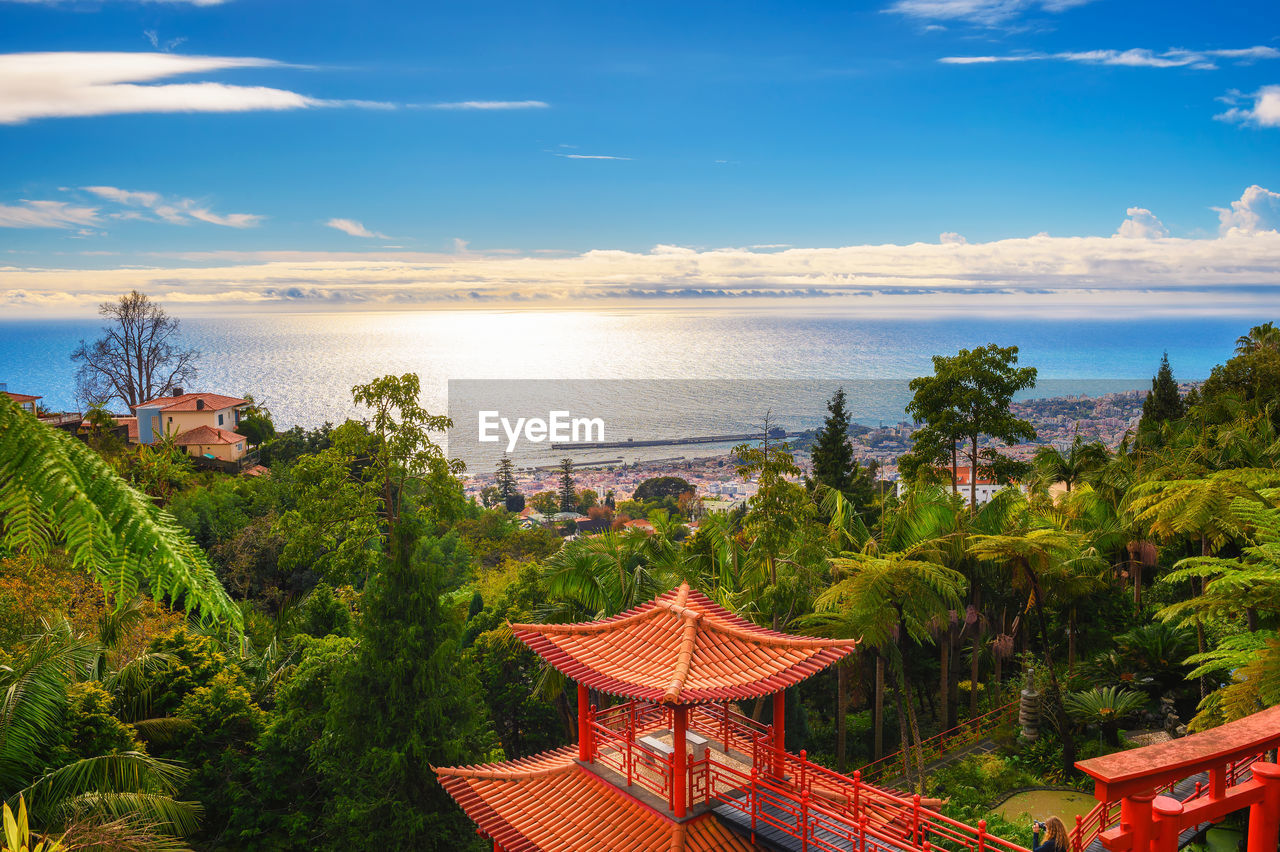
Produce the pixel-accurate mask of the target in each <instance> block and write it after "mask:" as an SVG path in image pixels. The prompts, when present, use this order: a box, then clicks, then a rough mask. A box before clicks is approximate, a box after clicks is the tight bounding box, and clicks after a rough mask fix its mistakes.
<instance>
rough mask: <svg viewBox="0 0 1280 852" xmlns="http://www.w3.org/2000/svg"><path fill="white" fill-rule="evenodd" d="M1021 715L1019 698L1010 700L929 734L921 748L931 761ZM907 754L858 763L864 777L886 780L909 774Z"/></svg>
mask: <svg viewBox="0 0 1280 852" xmlns="http://www.w3.org/2000/svg"><path fill="white" fill-rule="evenodd" d="M1017 715H1018V702H1017V701H1010V702H1009V703H1008V704H1005V705H1003V706H1001V707H997V708H996V709H995V710H992V711H991V712H989V713H984V714H982V715H981V716H975V717H974V718H972V719H967V720H965V721H964V722H961V723H960V724H959V725H956V726H955V727H954V728H951V729H949V730H946V731H943V732H942V733H940V734H937V735H935V736H932V737H929V739H927V740H924V741H922V742H921V743H920V752H921V755H922V757H923V759H924V762H925V763H932V762H933V761H935V760H937V759H939V758H940V757H942V756H943V755H944V754H946V753H947V752H951V751H955V750H956V749H961V748H967V747H969V746H971V745H977V744H978V743H980V742H982V741H983V740H985V739H987V738H988V737H990V736H991V735H993V734H994V733H995V732H996V731H998V730H999V729H1000V728H1002V727H1004V726H1005V725H1007V724H1009V723H1010V722H1012V721H1013V719H1014V718H1015V717H1016V716H1017ZM907 758H908V754H907V753H906V752H903V751H895V752H894V753H893V754H888V755H885V756H884V757H882V758H880V759H879V760H876V761H873V762H871V763H868V764H866V765H865V766H861V767H859V771H861V772H862V777H863V778H866V779H867V780H869V781H873V782H875V781H884V780H886V779H888V778H893V777H895V776H897V775H903V774H906V767H907Z"/></svg>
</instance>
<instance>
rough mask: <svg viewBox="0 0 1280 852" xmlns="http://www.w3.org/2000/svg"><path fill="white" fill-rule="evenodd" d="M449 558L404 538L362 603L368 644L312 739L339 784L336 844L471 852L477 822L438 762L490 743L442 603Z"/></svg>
mask: <svg viewBox="0 0 1280 852" xmlns="http://www.w3.org/2000/svg"><path fill="white" fill-rule="evenodd" d="M446 561H447V560H446V558H445V556H444V554H443V553H442V551H441V548H440V547H439V545H438V543H437V542H436V540H434V539H426V540H423V541H421V542H417V543H415V542H414V541H413V540H412V539H411V538H410V537H409V536H408V535H407V534H404V533H402V538H401V546H400V547H398V548H396V557H395V559H394V560H393V561H390V562H388V564H387V565H386V567H385V569H384V570H383V571H382V572H381V573H379V574H378V575H376V576H375V577H374V578H373V579H372V580H371V581H370V582H369V585H368V586H367V587H366V589H365V593H364V596H363V598H362V600H361V605H362V608H363V613H362V616H361V629H360V645H359V649H358V651H357V652H356V654H355V658H354V659H353V660H351V665H350V666H349V667H348V668H347V669H346V671H345V672H343V676H342V677H340V678H338V679H337V682H336V683H335V686H336V689H335V691H334V694H333V695H332V696H331V701H330V706H329V711H328V714H327V719H326V724H325V736H324V738H322V740H321V741H320V742H318V743H317V744H316V747H317V749H318V750H319V751H320V752H321V753H322V754H323V757H322V758H321V761H320V763H321V774H322V775H323V777H324V778H325V780H326V782H327V784H326V786H327V787H328V789H329V790H330V791H331V799H330V801H329V803H328V805H327V807H326V808H325V816H326V822H327V826H326V827H327V829H328V830H327V831H326V832H325V834H326V841H327V844H328V846H329V847H330V848H345V849H425V850H455V849H467V848H471V844H472V843H473V842H474V837H475V828H474V826H472V825H471V823H470V822H469V821H468V820H467V818H466V817H465V816H464V815H463V814H462V812H461V811H460V810H459V809H458V808H457V806H456V805H454V804H453V802H452V801H451V800H450V799H449V796H448V794H447V793H445V792H444V790H443V788H441V786H440V784H439V783H438V782H437V780H436V777H435V773H434V772H433V771H432V769H431V766H432V765H436V766H453V765H457V764H468V763H477V762H480V761H482V760H483V759H484V758H485V757H486V756H487V755H488V753H489V751H490V749H491V748H492V747H493V744H494V738H493V735H492V733H491V731H490V727H489V720H488V714H487V713H486V712H485V703H484V698H483V695H482V692H481V689H480V685H479V681H478V679H477V678H476V676H475V674H474V670H473V669H472V667H471V666H470V665H468V663H467V658H466V657H464V656H462V655H461V654H460V650H459V642H458V637H459V636H460V634H461V628H462V625H461V624H460V623H459V621H460V620H459V618H458V617H457V615H456V614H455V613H451V612H449V611H447V610H445V609H444V608H442V607H441V605H440V599H439V595H440V588H441V582H440V580H441V574H442V573H443V570H444V565H445V563H446Z"/></svg>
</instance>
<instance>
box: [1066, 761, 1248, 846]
mask: <svg viewBox="0 0 1280 852" xmlns="http://www.w3.org/2000/svg"><path fill="white" fill-rule="evenodd" d="M1265 756H1266V752H1261V753H1259V754H1253V755H1250V756H1248V757H1244V758H1241V759H1240V760H1237V761H1235V762H1233V763H1228V764H1226V766H1225V772H1224V779H1225V781H1226V786H1228V787H1231V786H1233V785H1235V784H1237V783H1239V782H1240V781H1242V780H1244V779H1245V776H1246V775H1247V774H1248V772H1249V767H1250V766H1252V765H1253V764H1254V763H1255V762H1257V761H1259V760H1262V759H1263V758H1264V757H1265ZM1176 783H1177V782H1174V783H1170V784H1166V785H1165V786H1163V787H1161V788H1160V789H1159V790H1157V791H1156V792H1157V793H1160V794H1162V795H1168V794H1171V793H1173V789H1174V787H1175V786H1176ZM1209 790H1210V787H1209V785H1208V784H1205V783H1203V782H1201V781H1197V782H1196V788H1195V790H1193V791H1192V792H1191V793H1190V794H1189V795H1188V796H1187V797H1186V798H1184V799H1182V801H1183V802H1184V803H1186V802H1193V801H1195V800H1196V799H1199V798H1200V797H1202V796H1206V795H1208V794H1209ZM1119 821H1120V803H1119V802H1118V801H1117V802H1099V803H1098V804H1096V805H1094V806H1093V810H1091V811H1089V813H1087V814H1085V815H1084V816H1076V824H1075V826H1074V827H1073V828H1072V829H1071V831H1070V835H1071V852H1084V850H1085V848H1087V847H1088V846H1089V844H1090V843H1093V841H1095V840H1097V839H1098V836H1099V835H1100V834H1102V832H1104V831H1106V830H1107V829H1109V828H1111V827H1113V826H1114V825H1115V824H1116V823H1118V822H1119Z"/></svg>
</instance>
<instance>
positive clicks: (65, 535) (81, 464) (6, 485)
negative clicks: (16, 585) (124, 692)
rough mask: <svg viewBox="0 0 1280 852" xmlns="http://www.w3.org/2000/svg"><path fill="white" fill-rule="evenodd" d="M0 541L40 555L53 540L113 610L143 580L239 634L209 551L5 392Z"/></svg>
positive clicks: (1, 401) (0, 411)
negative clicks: (89, 577) (99, 589)
mask: <svg viewBox="0 0 1280 852" xmlns="http://www.w3.org/2000/svg"><path fill="white" fill-rule="evenodd" d="M0 436H3V439H0V533H2V535H0V542H2V543H3V544H4V546H6V547H10V548H13V549H15V550H18V551H21V552H25V553H30V554H32V555H33V556H37V557H39V556H44V555H46V554H47V553H48V552H49V550H50V548H51V547H52V546H53V545H54V544H55V543H56V544H59V545H61V547H63V548H64V549H65V550H66V551H67V553H68V554H69V555H70V556H71V561H72V564H73V565H74V566H75V567H77V568H79V569H82V570H84V571H87V572H89V573H91V574H93V576H94V577H96V578H97V580H98V582H99V583H101V585H102V587H103V590H104V592H105V593H106V595H107V597H108V598H110V599H113V600H114V601H115V603H116V605H117V606H123V605H124V604H127V603H128V602H129V601H130V600H132V599H133V597H134V596H135V595H136V594H137V592H138V589H139V587H140V586H141V585H143V584H144V583H145V584H147V585H148V586H150V588H151V591H152V593H153V595H154V596H155V597H157V598H158V597H162V596H164V595H168V596H169V597H171V598H174V599H175V600H176V599H182V601H183V603H184V604H185V606H186V607H187V609H189V610H192V611H195V612H198V613H199V614H200V615H201V617H202V618H205V619H206V620H208V621H212V622H218V623H221V624H223V625H225V626H227V627H229V628H232V629H235V630H238V629H240V627H241V626H242V624H243V620H242V617H241V614H240V610H239V609H238V608H237V607H236V606H235V604H233V603H232V602H231V598H230V597H228V596H227V593H226V591H225V590H224V589H223V588H222V584H221V583H219V582H218V578H217V576H216V574H215V573H214V570H213V567H212V566H211V565H210V564H209V562H208V560H207V559H206V558H205V555H204V553H203V552H202V551H201V550H200V548H199V547H198V546H197V545H196V543H195V542H194V541H192V540H191V536H189V535H188V534H187V533H186V532H185V531H184V530H182V529H181V528H180V527H179V526H178V525H177V523H175V522H174V520H173V518H172V517H171V516H170V515H168V514H166V513H164V512H161V511H160V510H159V509H158V508H157V507H156V506H155V504H154V503H152V502H151V501H150V500H148V499H147V498H146V496H144V495H143V494H141V493H139V492H138V491H137V490H135V489H134V488H132V487H130V486H129V485H128V484H126V483H125V482H124V481H123V480H121V478H120V477H119V476H118V475H117V474H116V472H115V471H114V470H113V469H112V468H111V466H110V465H108V464H107V463H106V462H105V461H104V460H103V459H102V457H101V456H99V455H98V454H97V453H95V452H94V451H93V450H91V449H89V448H88V447H86V446H85V445H84V444H83V443H81V442H80V441H78V440H76V439H75V438H73V437H71V436H70V435H68V434H66V433H65V432H63V431H61V430H59V429H53V428H51V427H49V426H47V425H45V424H43V423H41V422H40V421H38V420H36V419H35V418H34V417H31V416H30V415H28V414H27V413H26V412H24V411H22V409H20V408H18V406H17V404H16V403H14V402H13V401H12V400H10V399H9V397H8V396H6V395H4V394H0Z"/></svg>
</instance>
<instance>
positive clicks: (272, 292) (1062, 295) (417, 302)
mask: <svg viewBox="0 0 1280 852" xmlns="http://www.w3.org/2000/svg"><path fill="white" fill-rule="evenodd" d="M1214 209H1215V210H1216V211H1217V213H1218V216H1219V220H1220V230H1219V233H1218V234H1217V235H1216V236H1212V237H1203V238H1188V237H1170V236H1169V235H1168V234H1169V232H1168V229H1167V228H1166V227H1165V225H1164V224H1163V223H1162V222H1161V221H1160V219H1159V218H1158V217H1157V216H1156V215H1155V214H1154V213H1153V212H1152V211H1150V210H1148V209H1146V208H1143V207H1131V208H1129V209H1128V210H1127V217H1126V218H1125V219H1124V220H1123V221H1122V222H1121V223H1120V224H1119V226H1118V227H1117V229H1116V232H1115V233H1114V234H1113V235H1111V236H1085V237H1055V236H1050V235H1048V234H1037V235H1034V236H1030V237H1019V238H1010V239H1000V240H993V241H990V242H981V243H972V242H969V241H967V240H966V239H965V238H964V237H963V236H962V235H960V234H958V233H954V232H947V233H944V234H941V235H939V239H938V242H935V243H923V242H917V243H911V244H906V245H897V244H882V245H851V246H841V247H830V248H793V247H792V248H782V249H777V248H774V247H770V248H767V249H761V248H760V247H742V248H716V249H695V248H688V247H682V246H672V245H658V246H654V247H653V248H652V249H650V250H648V251H622V250H610V249H598V250H593V251H587V252H583V253H580V254H568V255H565V254H555V253H549V252H534V253H531V254H528V255H513V254H510V253H487V254H486V253H485V252H482V251H473V250H470V249H468V250H466V251H465V252H457V253H430V252H413V251H367V252H360V251H349V252H335V251H327V252H316V251H200V252H173V253H166V254H161V253H156V254H153V255H150V256H148V258H147V259H148V260H150V261H153V262H154V265H148V266H138V265H129V266H120V267H117V268H111V269H100V270H94V271H93V272H92V273H91V274H86V272H85V270H83V269H70V268H65V269H64V268H48V267H43V268H37V267H22V266H17V265H6V266H0V310H3V311H4V312H5V313H7V314H10V315H25V316H41V315H45V316H47V315H51V314H64V315H66V314H87V313H89V312H91V311H92V310H93V309H94V308H95V307H96V305H97V304H98V303H99V302H101V301H103V300H105V299H108V298H112V297H114V296H115V295H117V294H119V293H121V292H124V291H127V290H129V289H134V288H136V289H138V290H141V291H143V292H145V293H148V294H149V295H151V296H153V297H155V298H158V299H160V300H162V301H164V302H168V303H171V304H173V305H174V306H175V308H176V309H179V310H181V311H183V312H186V313H223V312H235V311H237V310H254V311H261V310H272V309H275V310H310V311H315V310H349V309H366V310H367V309H398V308H414V307H417V308H473V309H501V308H515V307H519V308H537V307H545V308H557V309H611V308H617V307H627V306H631V307H635V306H654V307H657V306H666V307H685V308H689V307H693V306H734V307H741V308H751V307H760V306H768V308H769V309H770V310H779V309H783V308H787V307H791V308H797V309H803V308H805V307H811V308H812V307H815V306H819V305H820V306H821V307H822V309H823V310H837V311H838V310H848V311H853V312H857V313H859V314H865V315H882V316H902V317H932V316H945V315H956V314H971V315H981V314H1002V315H1025V316H1049V317H1062V318H1069V317H1081V316H1088V317H1097V316H1116V317H1120V316H1140V315H1147V316H1160V315H1179V314H1214V315H1244V314H1258V315H1260V314H1262V313H1267V314H1269V313H1270V312H1272V311H1274V307H1275V305H1276V304H1277V300H1278V298H1280V230H1278V229H1280V193H1275V192H1272V191H1271V190H1268V189H1265V188H1263V187H1261V186H1257V185H1254V186H1251V187H1249V188H1248V189H1246V190H1245V191H1244V193H1243V194H1242V195H1241V197H1240V199H1238V200H1236V201H1233V202H1231V203H1230V204H1229V205H1228V206H1227V207H1222V208H1214ZM0 215H4V211H3V210H0ZM12 215H20V216H55V217H56V216H62V217H64V218H65V217H70V219H72V220H74V218H75V217H76V216H81V217H83V213H77V212H75V211H62V210H59V211H54V210H42V209H38V208H37V209H34V210H31V209H27V210H20V211H19V212H18V213H17V214H12ZM334 221H337V222H340V223H341V225H343V226H347V225H350V226H352V229H354V226H358V225H359V223H356V222H353V221H350V220H334ZM329 224H330V225H331V226H334V227H338V226H335V225H333V223H332V222H331V223H329ZM360 227H361V228H362V227H363V226H360ZM339 229H340V230H349V229H348V228H346V227H340V228H339ZM0 257H3V255H0Z"/></svg>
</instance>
